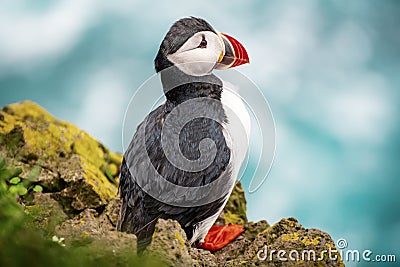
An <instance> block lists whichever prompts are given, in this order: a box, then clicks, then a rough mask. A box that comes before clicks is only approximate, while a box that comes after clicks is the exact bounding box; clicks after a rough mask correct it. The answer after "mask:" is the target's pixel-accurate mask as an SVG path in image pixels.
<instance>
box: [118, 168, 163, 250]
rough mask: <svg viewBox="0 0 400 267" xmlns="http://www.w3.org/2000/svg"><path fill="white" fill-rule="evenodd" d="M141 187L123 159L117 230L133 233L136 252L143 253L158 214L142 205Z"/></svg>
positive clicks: (149, 241)
mask: <svg viewBox="0 0 400 267" xmlns="http://www.w3.org/2000/svg"><path fill="white" fill-rule="evenodd" d="M140 190H141V189H140V188H138V186H137V185H136V184H135V183H134V181H133V179H132V177H131V174H130V172H129V169H128V166H127V165H126V163H125V160H123V161H122V165H121V178H120V184H119V191H120V196H121V199H122V205H121V209H120V212H119V217H118V223H117V230H118V231H120V232H126V233H130V234H135V235H136V237H137V252H138V254H139V255H141V254H142V253H143V251H144V250H145V248H146V247H147V246H148V245H149V244H150V243H151V238H152V235H153V233H154V229H155V225H156V223H157V219H158V218H159V216H157V215H150V214H148V213H147V212H146V209H145V208H144V206H143V202H142V199H140V197H139V196H140V195H142V194H141V193H140V192H139V191H140Z"/></svg>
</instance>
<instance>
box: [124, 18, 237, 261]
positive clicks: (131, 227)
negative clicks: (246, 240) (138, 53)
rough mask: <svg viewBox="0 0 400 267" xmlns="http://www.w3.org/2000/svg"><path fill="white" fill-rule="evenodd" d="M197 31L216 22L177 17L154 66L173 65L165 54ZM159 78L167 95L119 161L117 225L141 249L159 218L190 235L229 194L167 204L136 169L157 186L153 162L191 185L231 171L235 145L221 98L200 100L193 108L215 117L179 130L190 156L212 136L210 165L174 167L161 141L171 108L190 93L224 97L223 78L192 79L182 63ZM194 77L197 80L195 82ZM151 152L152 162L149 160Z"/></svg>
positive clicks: (161, 172)
mask: <svg viewBox="0 0 400 267" xmlns="http://www.w3.org/2000/svg"><path fill="white" fill-rule="evenodd" d="M199 31H213V32H214V30H213V29H212V27H211V26H210V25H209V24H208V23H207V22H205V21H204V20H202V19H197V18H187V19H182V20H179V21H178V22H176V23H175V24H174V25H173V26H172V27H171V29H170V30H169V32H168V33H167V35H166V37H165V39H164V40H163V42H162V44H161V46H160V50H159V52H158V54H157V56H156V59H155V68H156V71H157V72H160V71H162V70H164V69H166V68H168V67H171V66H173V63H172V62H170V61H169V60H168V59H167V55H168V54H170V53H173V52H175V51H176V50H177V49H179V47H180V46H181V45H182V44H183V43H184V42H185V41H186V40H187V39H188V38H190V37H191V36H192V35H193V34H195V33H196V32H199ZM161 79H162V83H163V87H164V92H165V95H166V98H167V100H166V102H165V103H164V104H162V105H160V106H159V107H158V108H156V109H155V110H154V111H152V112H151V113H150V114H149V115H148V116H147V117H146V119H145V120H144V121H143V122H142V123H141V124H140V125H139V126H138V128H137V131H136V133H135V134H134V136H133V138H132V141H131V144H130V146H129V148H128V150H127V151H126V153H125V155H124V160H123V162H122V167H121V177H120V184H119V191H120V196H121V199H122V207H121V211H120V217H119V221H118V226H117V228H118V230H119V231H123V232H128V233H133V234H135V235H137V238H138V251H139V253H140V252H141V251H143V249H144V248H146V246H147V245H148V244H149V243H150V242H151V236H152V234H153V232H154V228H155V224H156V222H157V219H158V218H164V219H168V218H170V219H174V220H177V221H178V222H179V223H180V224H181V226H182V228H183V229H184V231H185V232H186V235H187V237H188V239H191V238H192V236H193V233H194V231H195V230H196V229H195V228H196V225H197V224H198V223H199V222H201V221H203V220H205V219H207V218H209V217H211V216H212V215H214V214H215V213H216V212H218V211H219V210H220V209H221V207H222V205H223V204H224V203H225V200H226V199H227V197H228V194H223V195H221V196H218V198H217V199H216V200H215V201H213V202H211V203H209V204H206V205H199V206H192V207H179V206H174V205H169V204H165V203H163V202H160V201H158V200H157V199H155V198H153V197H152V196H150V195H149V194H147V193H146V192H145V191H144V190H143V189H142V188H141V187H140V186H139V185H138V182H137V180H136V179H137V178H139V177H134V175H132V171H133V173H134V174H135V175H136V176H140V179H144V180H145V181H147V182H148V185H149V186H152V187H153V188H157V187H159V186H160V185H159V184H157V183H156V182H155V181H154V179H153V178H154V177H153V174H152V173H151V172H150V171H149V170H150V169H151V167H150V166H149V164H151V165H152V166H153V167H154V169H155V170H156V171H157V173H158V174H159V175H161V176H162V177H163V178H164V179H166V180H168V181H169V182H171V183H174V184H176V185H180V186H187V187H195V186H202V185H206V184H209V183H211V182H213V181H215V180H216V179H218V178H221V177H222V176H225V177H229V176H230V173H231V170H230V168H231V167H230V164H229V163H230V157H231V151H230V148H229V147H228V145H227V142H226V140H225V137H224V134H223V126H222V125H221V124H220V123H219V122H223V121H226V116H225V112H224V109H223V107H222V104H221V103H220V104H218V102H217V104H216V105H212V106H209V105H197V106H196V107H195V108H197V109H200V110H201V109H204V110H205V111H206V110H207V112H212V113H213V114H215V117H216V118H217V120H212V119H210V118H205V117H200V118H195V119H193V120H191V121H190V122H188V123H187V124H186V125H185V126H184V127H183V128H182V129H181V131H180V133H179V148H180V150H181V152H182V154H183V155H184V156H185V157H186V158H187V159H190V160H196V159H198V158H199V157H200V151H199V143H200V141H201V140H203V139H205V138H210V139H212V140H213V142H214V144H215V146H216V148H217V154H216V156H215V158H214V159H213V161H212V164H210V165H209V166H208V167H207V168H205V169H204V170H201V171H195V172H189V171H184V170H181V169H179V168H176V167H175V166H174V165H173V164H172V163H171V162H169V160H168V159H167V157H166V155H165V153H164V151H163V148H162V145H161V132H162V127H163V125H164V122H165V120H166V119H167V118H168V116H169V115H170V113H171V111H172V110H173V109H174V108H175V107H177V106H179V105H180V104H182V103H184V102H185V101H188V100H190V99H195V98H208V99H213V100H217V101H220V99H221V93H222V82H221V81H220V80H219V79H218V78H217V77H216V76H214V75H213V74H209V75H206V76H204V77H201V78H198V77H196V78H195V79H193V77H191V76H190V75H187V74H185V73H183V72H182V71H180V70H179V69H178V68H173V69H172V70H171V71H170V72H168V74H165V73H164V74H162V75H161ZM177 80H182V81H185V82H184V83H183V84H181V85H179V86H176V87H174V86H172V84H174V83H176V81H177ZM192 80H195V82H191V81H192ZM210 109H212V110H211V111H210ZM218 121H219V122H218ZM206 153H207V152H206ZM147 156H148V158H149V159H150V162H148V161H147V160H146V159H147ZM157 190H164V188H162V187H160V188H157Z"/></svg>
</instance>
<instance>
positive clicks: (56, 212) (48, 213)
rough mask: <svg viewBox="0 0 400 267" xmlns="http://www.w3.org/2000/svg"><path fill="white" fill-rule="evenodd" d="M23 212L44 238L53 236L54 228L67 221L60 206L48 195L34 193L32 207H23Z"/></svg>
mask: <svg viewBox="0 0 400 267" xmlns="http://www.w3.org/2000/svg"><path fill="white" fill-rule="evenodd" d="M25 212H26V213H27V214H29V215H30V217H31V218H32V223H33V224H34V226H35V227H36V228H37V229H40V230H42V231H43V232H44V233H45V235H46V236H51V235H53V234H54V229H55V227H56V226H57V225H58V224H60V223H61V222H63V221H65V220H67V219H68V216H67V215H66V214H65V213H64V211H63V209H62V206H61V205H60V204H59V203H58V202H57V201H56V200H54V199H53V198H52V197H51V194H49V193H40V192H39V193H35V194H34V205H29V206H25Z"/></svg>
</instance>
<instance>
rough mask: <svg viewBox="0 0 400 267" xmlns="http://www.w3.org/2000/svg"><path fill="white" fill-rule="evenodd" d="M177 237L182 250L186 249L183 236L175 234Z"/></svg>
mask: <svg viewBox="0 0 400 267" xmlns="http://www.w3.org/2000/svg"><path fill="white" fill-rule="evenodd" d="M175 237H176V239H178V241H179V245H180V246H181V248H184V247H185V240H183V238H182V236H181V234H180V233H178V232H175Z"/></svg>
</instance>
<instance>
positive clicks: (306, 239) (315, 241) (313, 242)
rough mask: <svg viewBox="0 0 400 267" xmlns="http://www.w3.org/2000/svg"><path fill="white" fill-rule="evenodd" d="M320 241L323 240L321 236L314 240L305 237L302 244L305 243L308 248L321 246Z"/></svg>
mask: <svg viewBox="0 0 400 267" xmlns="http://www.w3.org/2000/svg"><path fill="white" fill-rule="evenodd" d="M320 239H321V237H320V236H317V237H315V238H313V239H309V238H308V237H307V236H306V237H304V238H303V239H302V240H301V243H303V244H304V245H306V246H309V245H314V246H316V245H318V244H319V240H320Z"/></svg>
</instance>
